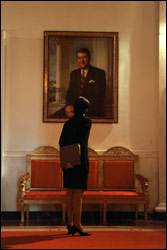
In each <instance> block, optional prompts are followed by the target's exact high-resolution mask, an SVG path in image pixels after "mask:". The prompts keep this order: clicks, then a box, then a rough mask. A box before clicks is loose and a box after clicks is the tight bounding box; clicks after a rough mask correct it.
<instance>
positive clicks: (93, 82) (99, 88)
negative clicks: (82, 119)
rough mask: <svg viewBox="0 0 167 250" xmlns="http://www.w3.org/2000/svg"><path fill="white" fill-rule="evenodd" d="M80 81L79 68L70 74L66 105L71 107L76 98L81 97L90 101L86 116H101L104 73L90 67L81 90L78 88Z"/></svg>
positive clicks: (103, 97) (104, 81) (104, 84)
mask: <svg viewBox="0 0 167 250" xmlns="http://www.w3.org/2000/svg"><path fill="white" fill-rule="evenodd" d="M80 80H81V69H80V68H79V69H76V70H74V71H72V72H71V75H70V84H69V88H68V90H67V94H66V104H67V105H70V104H71V105H73V104H74V101H75V100H76V98H77V97H79V96H81V95H82V96H84V97H86V98H87V99H88V100H89V101H90V109H89V113H88V115H91V116H103V115H104V100H105V92H106V77H105V71H104V70H102V69H99V68H96V67H93V66H91V65H90V66H89V70H88V74H87V76H86V81H85V84H84V87H83V89H81V88H80Z"/></svg>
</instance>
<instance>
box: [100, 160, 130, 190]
mask: <svg viewBox="0 0 167 250" xmlns="http://www.w3.org/2000/svg"><path fill="white" fill-rule="evenodd" d="M103 171H104V188H123V189H124V188H132V189H133V188H134V163H133V161H104V166H103Z"/></svg>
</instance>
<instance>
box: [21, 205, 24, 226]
mask: <svg viewBox="0 0 167 250" xmlns="http://www.w3.org/2000/svg"><path fill="white" fill-rule="evenodd" d="M20 206H21V209H20V213H21V220H20V226H23V225H24V203H23V202H22V203H21V204H20Z"/></svg>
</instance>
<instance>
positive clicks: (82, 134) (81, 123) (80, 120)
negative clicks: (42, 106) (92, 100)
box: [59, 115, 92, 172]
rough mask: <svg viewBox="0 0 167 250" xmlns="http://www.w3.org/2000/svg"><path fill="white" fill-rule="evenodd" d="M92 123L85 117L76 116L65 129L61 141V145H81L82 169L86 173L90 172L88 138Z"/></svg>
mask: <svg viewBox="0 0 167 250" xmlns="http://www.w3.org/2000/svg"><path fill="white" fill-rule="evenodd" d="M91 124H92V121H91V120H90V119H89V118H85V117H84V116H82V115H81V116H80V115H75V116H74V117H72V118H71V119H69V120H68V121H67V122H66V123H65V124H64V127H63V130H62V133H61V135H60V139H59V145H60V147H62V146H67V145H72V144H75V143H79V144H80V146H81V167H82V168H83V170H85V172H89V160H88V138H89V133H90V129H91Z"/></svg>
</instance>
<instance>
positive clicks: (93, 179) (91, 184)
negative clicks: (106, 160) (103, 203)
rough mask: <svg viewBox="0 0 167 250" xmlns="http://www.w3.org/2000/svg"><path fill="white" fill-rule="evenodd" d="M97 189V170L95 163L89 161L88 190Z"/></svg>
mask: <svg viewBox="0 0 167 250" xmlns="http://www.w3.org/2000/svg"><path fill="white" fill-rule="evenodd" d="M89 188H96V189H98V168H97V161H89V174H88V189H89Z"/></svg>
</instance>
